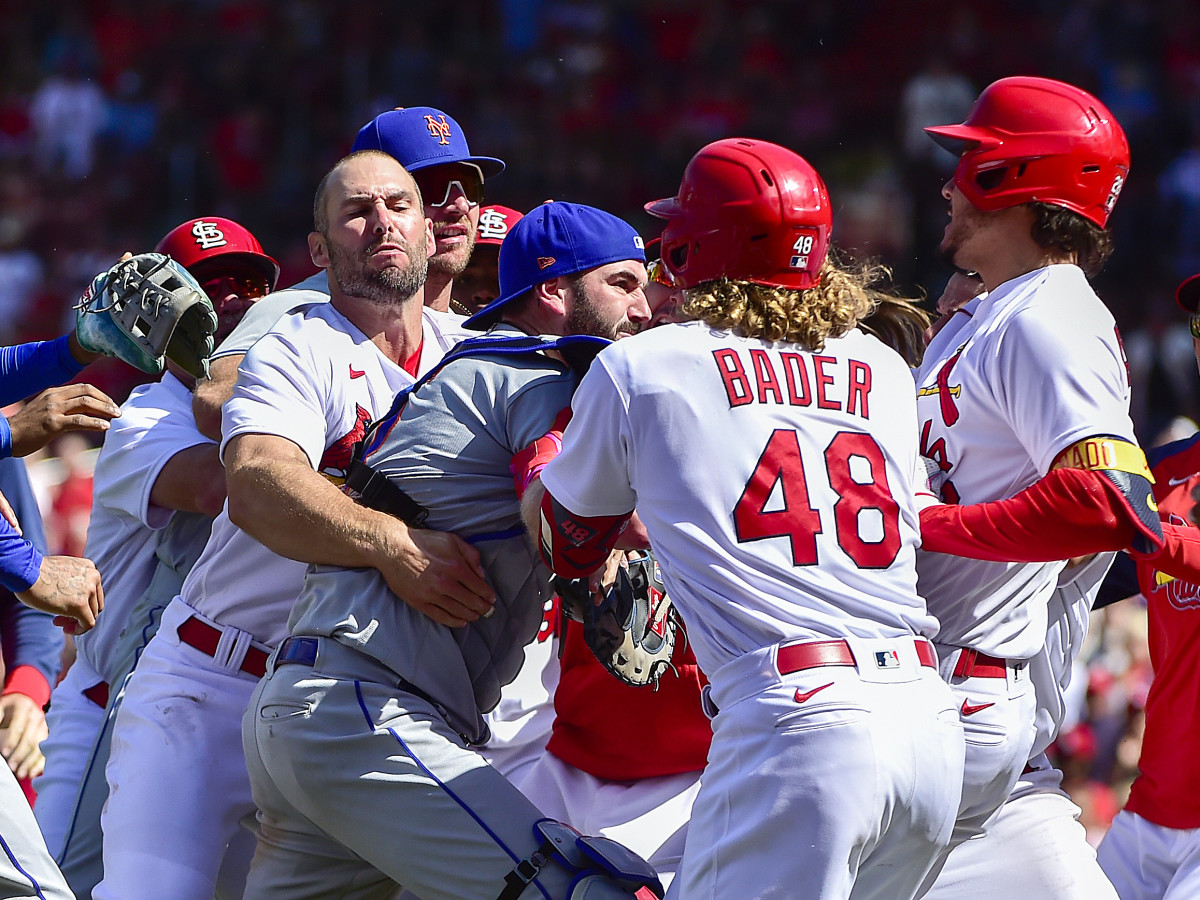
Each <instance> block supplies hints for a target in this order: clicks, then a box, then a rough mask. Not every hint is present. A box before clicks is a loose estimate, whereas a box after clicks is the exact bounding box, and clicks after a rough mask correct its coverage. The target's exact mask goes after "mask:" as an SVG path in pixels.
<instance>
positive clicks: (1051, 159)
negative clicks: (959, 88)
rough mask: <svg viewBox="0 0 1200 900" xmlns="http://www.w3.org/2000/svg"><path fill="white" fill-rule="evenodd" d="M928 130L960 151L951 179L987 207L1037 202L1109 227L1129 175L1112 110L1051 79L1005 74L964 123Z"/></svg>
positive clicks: (1125, 144) (1126, 148) (976, 202)
mask: <svg viewBox="0 0 1200 900" xmlns="http://www.w3.org/2000/svg"><path fill="white" fill-rule="evenodd" d="M925 130H926V131H927V132H928V133H929V135H930V137H932V138H933V139H934V140H935V141H937V142H938V143H939V144H941V145H942V146H943V147H945V148H946V149H947V150H950V151H952V152H954V153H958V154H961V159H960V160H959V163H958V170H957V171H956V172H955V173H954V184H955V185H956V186H957V187H958V189H959V190H960V191H962V192H963V195H964V196H965V197H966V198H967V199H968V200H970V201H971V203H972V204H973V205H974V206H975V207H976V208H978V209H981V210H985V211H992V210H998V209H1007V208H1008V207H1010V206H1018V205H1020V204H1022V203H1032V202H1035V201H1036V202H1041V203H1050V204H1053V205H1055V206H1063V207H1066V208H1067V209H1069V210H1072V211H1074V212H1077V213H1079V215H1081V216H1083V217H1084V218H1086V219H1088V220H1089V221H1091V222H1094V223H1095V224H1096V225H1098V226H1100V227H1101V228H1104V227H1105V226H1106V225H1107V224H1108V217H1109V216H1110V215H1111V214H1112V210H1113V206H1114V205H1115V204H1116V202H1117V196H1118V195H1119V194H1120V193H1121V188H1122V186H1123V185H1124V184H1125V179H1126V178H1127V177H1128V175H1129V142H1128V141H1127V140H1126V139H1125V132H1124V131H1123V130H1122V129H1121V126H1120V125H1119V124H1118V123H1117V120H1116V119H1115V118H1114V117H1113V114H1112V113H1111V112H1109V111H1108V109H1107V108H1106V107H1105V106H1104V104H1102V103H1101V102H1100V101H1099V100H1097V99H1096V98H1095V97H1093V96H1092V95H1091V94H1089V93H1088V92H1087V91H1084V90H1081V89H1080V88H1077V87H1074V86H1072V85H1069V84H1064V83H1063V82H1061V81H1053V80H1051V79H1049V78H1032V77H1021V76H1018V77H1013V78H1001V79H1000V80H999V81H996V82H993V83H992V84H990V85H988V87H986V88H985V89H984V91H983V93H982V94H980V95H979V99H978V100H976V101H975V105H974V106H973V107H972V108H971V112H970V113H969V114H968V115H967V119H966V121H965V122H963V123H962V124H961V125H940V126H936V127H933V128H926V129H925Z"/></svg>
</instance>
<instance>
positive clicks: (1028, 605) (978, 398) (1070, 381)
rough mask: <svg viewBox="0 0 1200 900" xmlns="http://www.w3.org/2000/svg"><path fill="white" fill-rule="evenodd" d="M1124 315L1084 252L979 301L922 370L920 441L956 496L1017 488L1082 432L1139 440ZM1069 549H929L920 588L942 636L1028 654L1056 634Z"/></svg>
mask: <svg viewBox="0 0 1200 900" xmlns="http://www.w3.org/2000/svg"><path fill="white" fill-rule="evenodd" d="M1129 396H1130V391H1129V372H1128V369H1127V367H1126V365H1125V357H1124V353H1123V351H1122V349H1121V344H1120V339H1119V337H1118V335H1117V330H1116V323H1115V322H1114V320H1113V317H1112V315H1111V314H1110V313H1109V311H1108V309H1107V308H1105V306H1104V304H1103V303H1101V302H1100V299H1099V298H1098V297H1097V296H1096V294H1095V293H1094V292H1093V291H1092V289H1091V286H1090V285H1089V284H1088V282H1087V279H1086V278H1085V277H1084V274H1083V272H1082V270H1080V269H1079V268H1078V267H1077V266H1073V265H1054V266H1047V267H1045V268H1041V269H1036V270H1035V271H1033V272H1029V273H1027V274H1025V275H1022V276H1020V277H1018V278H1014V279H1012V280H1010V281H1007V282H1005V283H1004V284H1002V285H1000V286H999V287H998V288H997V289H996V290H994V291H992V292H991V293H989V294H985V295H983V296H981V297H977V298H976V299H974V300H972V301H971V302H970V303H968V304H967V305H966V306H965V307H963V309H962V310H961V311H960V312H959V313H958V314H957V315H955V317H954V318H953V319H952V320H951V321H950V322H949V323H948V324H947V325H946V327H945V328H943V329H942V330H941V332H939V333H938V335H937V337H935V338H934V340H933V341H932V342H931V343H930V345H929V347H928V349H927V350H926V354H925V360H924V362H923V363H922V365H921V367H920V369H919V370H918V372H917V412H918V416H919V420H920V439H921V453H922V454H924V456H926V457H927V458H928V459H930V460H932V462H933V464H934V465H935V466H936V468H937V470H938V472H939V476H938V477H937V478H936V480H935V484H936V485H937V486H938V487H940V489H941V493H942V497H943V499H945V500H946V501H947V502H951V503H982V502H985V501H989V500H1001V499H1004V498H1007V497H1011V496H1013V495H1014V494H1016V493H1018V492H1020V491H1022V490H1024V489H1025V488H1027V487H1029V486H1030V485H1032V484H1034V482H1036V481H1037V480H1038V479H1040V478H1042V477H1043V476H1044V475H1045V474H1046V473H1047V472H1048V471H1049V470H1050V467H1051V465H1052V464H1053V463H1054V461H1055V458H1056V457H1057V456H1058V455H1059V454H1060V453H1062V451H1063V450H1065V449H1066V448H1067V447H1069V446H1071V445H1072V444H1074V443H1075V442H1077V441H1080V440H1083V439H1085V438H1089V437H1094V436H1098V435H1109V436H1113V437H1116V438H1120V439H1122V440H1125V441H1130V442H1136V439H1135V437H1134V434H1133V423H1132V421H1131V420H1130V418H1129ZM1063 565H1064V564H1063V563H1061V562H1056V563H1033V564H1016V563H1012V564H1006V563H992V562H981V561H976V560H968V559H961V558H959V557H955V556H947V555H943V554H939V553H921V554H919V556H918V560H917V566H918V571H919V573H920V581H919V585H918V586H919V588H920V590H921V593H922V594H923V595H924V596H925V598H926V599H927V600H928V601H929V609H930V611H931V612H932V613H933V614H934V615H936V616H937V617H938V619H939V621H940V622H941V630H940V632H939V634H938V638H937V639H938V641H939V642H940V643H943V644H949V645H953V646H962V647H972V648H974V649H976V650H980V651H982V652H985V653H988V654H991V655H993V656H998V657H1004V658H1009V659H1028V658H1029V657H1031V656H1033V655H1034V654H1036V653H1037V652H1038V650H1039V648H1040V647H1041V646H1042V643H1043V642H1044V640H1045V635H1046V625H1047V620H1046V602H1047V600H1048V599H1049V597H1050V595H1051V594H1052V593H1053V591H1054V589H1055V587H1056V585H1057V583H1058V575H1059V572H1060V571H1061V570H1062V567H1063Z"/></svg>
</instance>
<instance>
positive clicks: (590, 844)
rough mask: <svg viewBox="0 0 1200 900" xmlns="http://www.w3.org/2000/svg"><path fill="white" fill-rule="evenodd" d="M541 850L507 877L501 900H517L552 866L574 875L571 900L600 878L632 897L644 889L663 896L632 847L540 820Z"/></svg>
mask: <svg viewBox="0 0 1200 900" xmlns="http://www.w3.org/2000/svg"><path fill="white" fill-rule="evenodd" d="M533 834H534V837H535V838H537V839H538V840H539V841H540V844H539V845H538V849H537V850H535V851H534V852H533V853H532V854H531V855H530V856H529V858H528V859H523V860H521V861H520V862H519V863H517V866H516V868H514V869H513V870H512V871H511V872H509V873H508V874H507V875H505V876H504V890H503V891H501V892H500V896H499V897H498V898H497V900H517V898H518V897H520V896H521V893H522V892H523V891H524V890H525V888H526V886H528V884H529V883H530V882H531V881H533V880H534V879H535V878H536V877H537V875H538V873H539V872H540V871H542V869H544V868H546V866H548V865H550V864H551V863H557V864H558V865H560V866H562V867H564V868H565V869H567V871H568V872H571V873H572V878H571V888H572V890H571V891H570V892H568V897H567V898H563V900H568V898H569V897H571V896H574V888H575V886H576V885H577V884H579V883H580V882H582V881H584V880H585V879H588V878H595V877H600V878H603V879H605V880H606V881H607V882H608V883H610V884H612V885H615V886H616V887H617V888H619V889H621V890H623V891H627V892H628V893H629V894H630V895H631V896H632V895H633V894H634V893H635V892H636V891H639V890H640V889H641V888H649V889H650V890H652V891H653V892H654V893H655V895H656V896H658V897H661V896H662V895H663V887H662V882H661V881H659V879H658V874H657V873H656V872H655V871H654V869H653V867H652V866H651V865H650V863H648V862H646V860H644V859H642V858H641V857H640V856H638V855H637V854H636V853H634V852H633V851H632V850H630V849H629V848H628V847H625V846H623V845H622V844H618V843H617V842H616V841H613V840H609V839H608V838H604V837H585V836H584V835H582V834H580V833H579V832H578V831H576V830H575V829H574V828H572V827H571V826H570V825H568V824H566V823H565V822H558V821H555V820H554V819H539V820H538V821H537V822H536V823H535V824H534V826H533Z"/></svg>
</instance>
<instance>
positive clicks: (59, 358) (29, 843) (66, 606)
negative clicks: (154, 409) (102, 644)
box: [0, 333, 120, 900]
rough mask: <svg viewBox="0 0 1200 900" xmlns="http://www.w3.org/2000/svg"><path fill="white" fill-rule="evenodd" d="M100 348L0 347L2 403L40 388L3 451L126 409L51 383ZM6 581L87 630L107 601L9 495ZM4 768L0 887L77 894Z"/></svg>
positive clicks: (101, 423)
mask: <svg viewBox="0 0 1200 900" xmlns="http://www.w3.org/2000/svg"><path fill="white" fill-rule="evenodd" d="M97 356H98V354H94V353H89V352H87V351H85V350H83V348H82V347H81V346H80V344H79V340H78V337H77V336H76V335H75V334H74V333H72V334H69V335H64V336H63V337H61V338H58V339H57V340H54V341H41V342H34V343H30V344H19V345H16V346H13V347H4V348H0V405H7V404H9V403H13V402H15V401H17V400H19V399H21V398H22V397H26V396H29V395H30V394H33V393H36V392H38V391H42V392H43V393H42V394H40V395H39V397H38V398H36V399H35V401H34V402H32V403H30V404H26V406H25V407H24V408H23V409H22V410H21V412H20V413H17V414H15V415H14V416H12V417H11V418H8V419H4V418H2V417H0V455H4V456H13V455H24V454H28V453H31V452H33V451H34V450H36V449H38V448H39V447H41V446H44V445H45V444H46V443H48V442H49V441H50V440H51V439H52V438H53V437H54V436H55V435H57V434H60V433H62V432H63V431H67V430H71V429H72V428H75V427H86V428H87V429H88V430H93V431H103V430H105V429H106V428H107V427H108V424H109V420H111V419H112V418H114V417H115V416H118V415H120V410H118V409H117V407H116V405H115V404H113V402H112V401H111V400H110V399H109V398H108V397H106V396H105V395H104V394H103V393H102V392H100V391H98V390H96V389H95V388H92V387H91V386H90V385H68V386H66V388H65V389H54V388H51V389H49V390H47V385H52V384H55V383H56V382H58V381H65V380H67V379H69V378H73V377H75V376H76V375H78V374H79V372H80V371H82V369H83V368H84V366H85V365H87V364H88V363H89V362H91V361H93V360H94V359H96V358H97ZM0 511H2V512H3V515H2V516H0V584H2V585H3V586H4V587H6V588H7V589H8V590H10V591H12V592H13V593H14V594H16V596H17V597H18V598H19V599H20V600H21V601H23V602H24V603H26V604H28V605H29V606H32V607H34V608H36V609H40V610H43V611H45V612H49V613H52V614H54V615H55V616H56V619H55V621H56V622H58V623H59V624H63V625H64V627H69V628H71V630H73V631H74V633H76V634H83V633H84V632H86V631H87V630H88V629H89V628H91V627H92V626H94V625H95V623H96V617H97V615H98V614H99V612H100V611H101V610H102V609H103V607H104V592H103V589H102V587H101V584H100V574H99V572H98V571H97V569H96V567H95V565H94V564H93V563H92V562H91V561H90V560H87V559H78V558H74V557H65V556H44V555H43V554H42V553H41V552H40V551H38V550H37V549H36V548H35V547H34V546H33V544H32V543H30V542H29V541H28V540H26V539H25V538H24V537H22V535H21V533H20V531H18V526H17V522H16V519H15V516H13V513H12V509H11V507H10V506H9V505H8V503H7V501H5V502H4V503H3V504H0ZM68 623H69V625H68ZM3 769H4V772H3V773H0V846H2V847H3V850H4V852H3V853H2V854H0V893H2V894H3V895H4V896H9V897H39V898H46V900H71V898H72V896H73V895H72V894H71V891H70V889H69V888H68V887H67V883H66V881H65V880H64V879H63V877H62V874H61V873H60V872H59V871H58V868H57V866H55V864H54V861H53V859H52V858H51V857H50V854H49V852H48V851H47V849H46V844H45V841H44V840H43V839H42V835H41V832H40V831H39V829H38V826H37V822H36V820H35V819H34V817H33V811H32V810H31V809H30V808H29V803H28V802H27V800H26V798H25V795H24V793H23V792H22V790H21V787H20V785H19V784H18V783H17V780H16V778H15V777H14V776H13V774H12V772H11V771H9V769H8V766H4V767H3Z"/></svg>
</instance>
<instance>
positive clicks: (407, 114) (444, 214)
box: [192, 106, 504, 441]
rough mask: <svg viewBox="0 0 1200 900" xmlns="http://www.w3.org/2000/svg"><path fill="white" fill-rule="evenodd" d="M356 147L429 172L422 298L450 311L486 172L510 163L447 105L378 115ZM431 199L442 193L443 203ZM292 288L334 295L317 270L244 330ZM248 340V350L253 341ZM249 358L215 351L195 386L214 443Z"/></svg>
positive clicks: (274, 313) (289, 299)
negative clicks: (477, 144)
mask: <svg viewBox="0 0 1200 900" xmlns="http://www.w3.org/2000/svg"><path fill="white" fill-rule="evenodd" d="M431 123H432V124H431ZM354 150H355V151H358V150H381V151H383V152H384V153H386V154H388V155H389V156H391V157H393V158H394V159H396V160H397V161H399V163H400V164H401V165H402V166H404V167H405V168H406V169H408V170H409V171H410V172H421V173H423V174H422V175H421V176H420V178H421V180H422V181H423V182H424V185H423V186H422V187H421V192H422V195H423V199H424V201H425V216H426V218H428V219H429V220H430V221H431V222H433V223H435V228H434V231H435V236H436V237H437V239H436V241H435V252H434V255H433V256H432V257H430V259H429V277H428V278H427V280H426V287H425V292H424V294H423V298H424V303H425V305H426V306H427V307H429V308H430V309H436V310H438V311H440V312H446V311H447V310H448V309H449V300H448V289H449V285H450V283H451V282H449V281H445V280H443V279H444V277H449V278H451V279H452V278H453V277H454V276H453V275H452V274H451V275H449V276H445V274H444V273H447V272H450V273H453V272H457V271H459V269H461V267H462V266H463V265H465V260H467V259H469V258H470V256H471V251H470V246H474V243H475V233H476V232H475V228H476V225H477V224H478V217H479V208H478V204H479V198H480V197H482V192H483V175H484V173H487V174H489V175H497V174H499V173H500V172H502V171H504V163H503V162H502V161H500V160H498V159H493V158H492V157H490V156H472V155H471V150H470V148H469V147H468V146H467V140H466V137H465V136H464V135H463V133H462V131H461V129H460V128H459V127H458V123H457V122H455V121H454V119H452V118H450V117H449V116H447V115H446V114H445V113H443V112H442V111H441V110H436V109H433V108H431V107H424V106H423V107H414V108H412V109H406V110H392V111H390V112H386V113H382V114H381V115H379V116H376V117H375V118H374V119H372V120H371V121H370V122H368V123H367V124H366V125H364V126H363V127H362V128H361V129H359V132H358V135H357V137H356V138H355V141H354ZM463 173H466V174H463ZM476 175H477V176H478V177H477V178H476ZM464 186H465V187H464ZM468 193H469V194H470V197H468V196H467V194H468ZM431 197H435V198H438V202H435V201H434V200H431V199H430V198H431ZM471 198H475V199H471ZM439 234H440V236H438V235H439ZM468 245H469V246H468ZM293 291H305V292H309V294H310V297H309V300H310V301H313V302H320V301H323V300H327V299H328V298H329V286H328V278H327V276H326V274H325V272H324V271H321V272H317V273H316V274H315V275H312V276H311V277H309V278H307V279H305V280H304V281H302V282H301V283H299V284H297V285H295V286H294V287H293V288H289V289H288V291H286V292H280V295H279V296H277V297H276V296H271V297H269V298H268V300H267V302H266V303H260V304H258V308H257V309H256V310H255V311H254V312H253V313H252V315H250V316H249V317H248V318H247V320H246V321H245V322H244V323H243V325H242V326H241V327H240V330H241V331H242V332H243V334H244V336H245V337H250V336H252V335H255V334H257V335H261V334H262V333H264V332H265V331H266V330H267V329H268V328H270V326H271V325H273V324H274V323H275V322H276V321H277V320H278V319H279V317H280V316H281V315H283V314H284V313H285V312H290V311H291V310H292V309H293V308H294V307H295V306H296V305H298V300H299V299H300V297H299V296H298V295H297V294H295V293H292V292H293ZM459 321H461V317H460V316H459V314H458V313H455V314H454V320H453V324H457V322H459ZM242 343H244V345H245V347H249V346H250V344H252V343H253V341H243V342H242ZM244 355H245V350H244V349H243V350H241V351H240V352H237V353H235V352H229V353H225V354H214V356H213V360H212V365H211V370H210V373H209V378H208V379H207V380H205V381H202V382H201V383H200V384H199V385H198V386H197V388H196V392H195V395H194V400H193V409H192V412H193V413H194V415H195V417H196V425H197V427H199V429H200V430H201V431H202V432H203V433H204V434H206V435H208V436H209V437H210V438H212V439H213V440H214V441H219V440H221V408H222V407H223V406H224V404H225V401H226V400H228V399H229V397H230V395H231V394H232V393H233V386H234V384H235V382H236V381H237V369H238V366H239V365H240V364H241V361H242V357H243V356H244Z"/></svg>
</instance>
